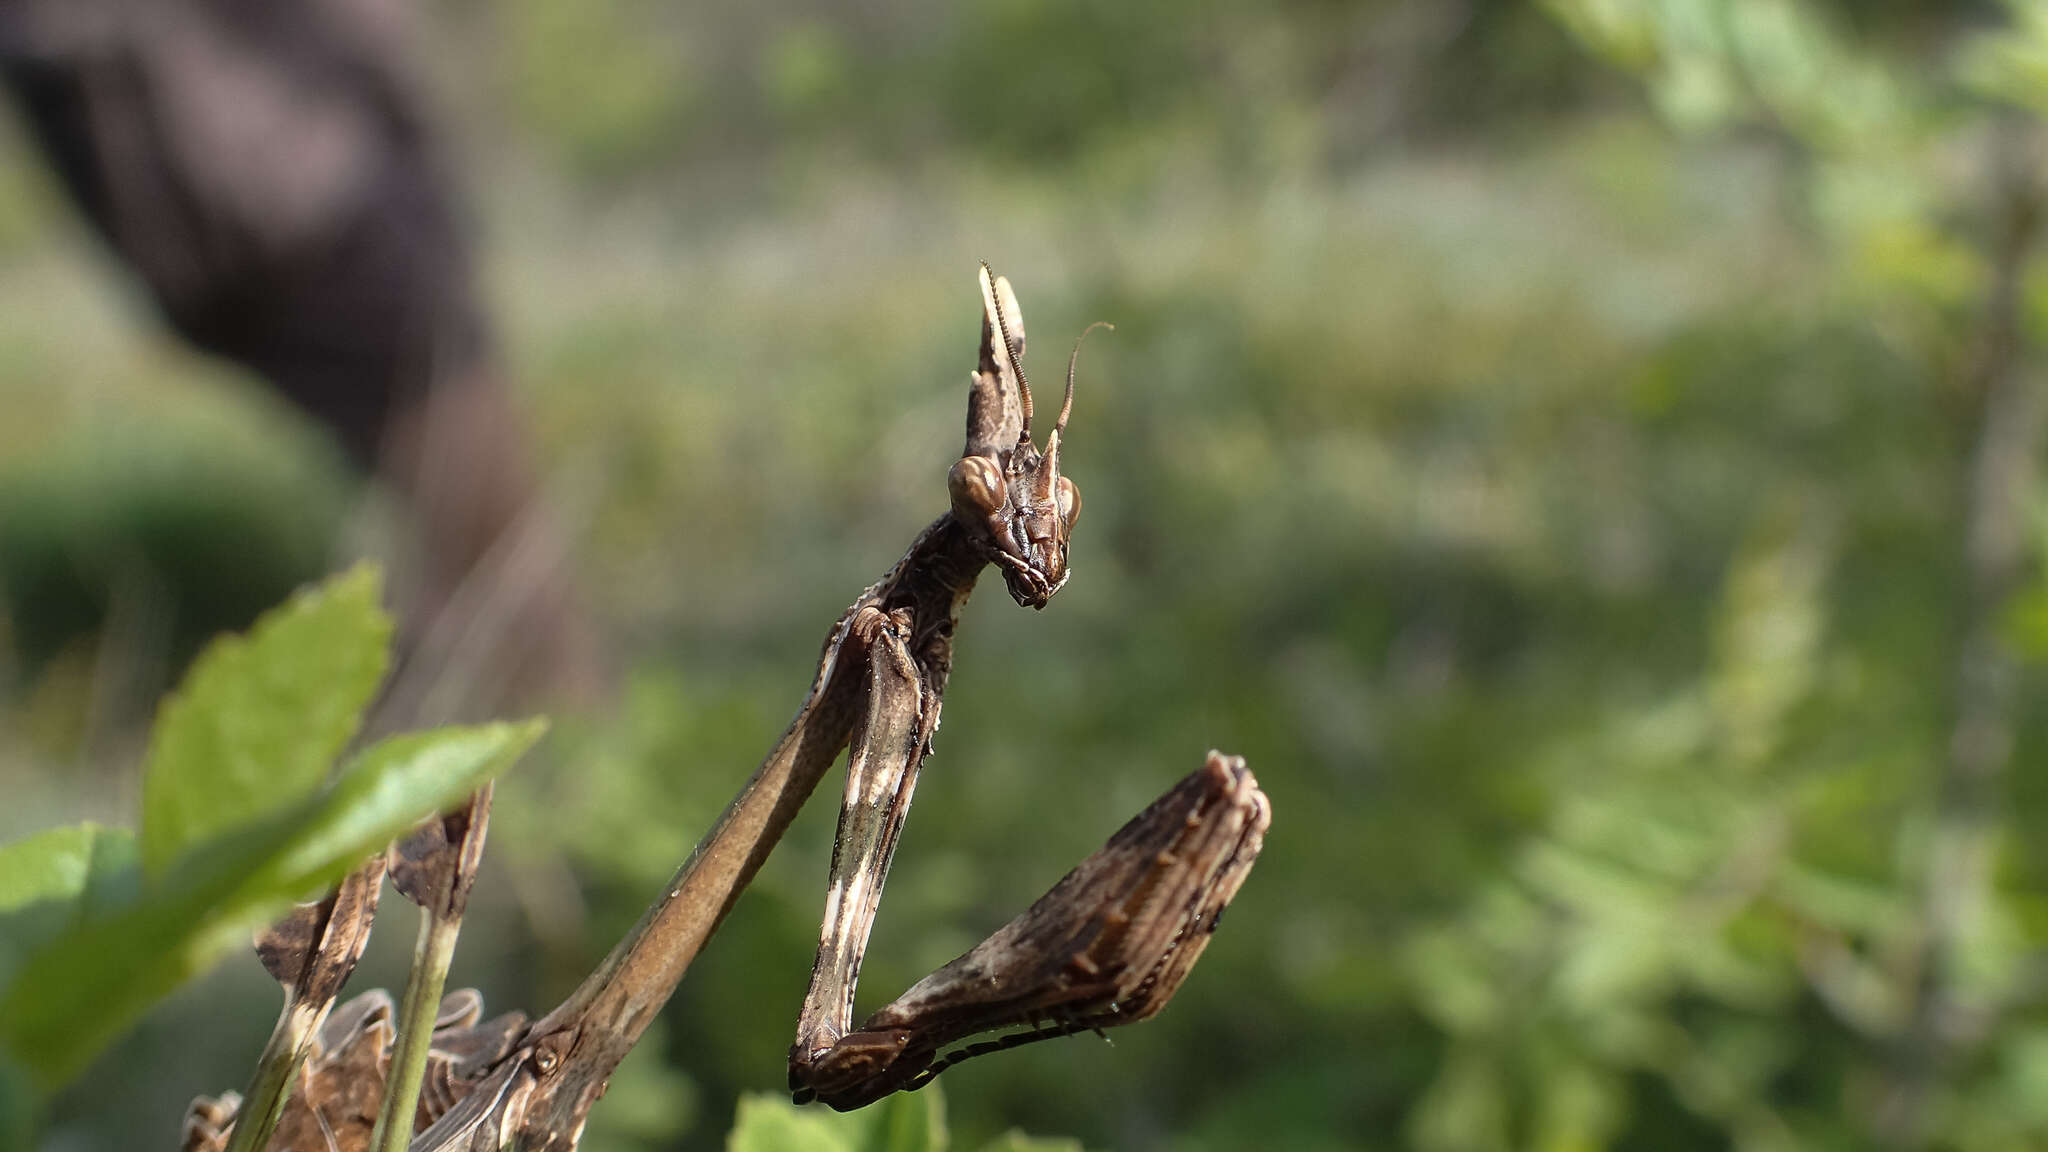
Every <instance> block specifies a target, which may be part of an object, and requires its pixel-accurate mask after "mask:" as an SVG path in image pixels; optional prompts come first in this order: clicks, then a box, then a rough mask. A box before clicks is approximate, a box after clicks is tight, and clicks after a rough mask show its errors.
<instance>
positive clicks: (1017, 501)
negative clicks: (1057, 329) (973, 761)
mask: <svg viewBox="0 0 2048 1152" xmlns="http://www.w3.org/2000/svg"><path fill="white" fill-rule="evenodd" d="M981 304H982V321H981V363H980V366H979V368H978V369H977V370H976V371H975V373H974V375H973V383H972V386H971V390H970V392H969V394H968V401H967V447H966V449H965V451H963V452H962V453H961V456H960V459H959V460H958V461H956V462H955V463H954V464H953V468H952V471H951V472H949V473H948V474H947V476H946V489H947V491H948V492H949V493H950V494H951V496H952V501H953V515H954V517H955V518H956V519H958V520H959V521H960V523H961V524H963V525H965V526H966V527H967V529H968V530H969V531H970V532H973V533H974V534H975V535H976V536H977V537H978V538H980V539H981V540H982V542H983V543H984V545H985V546H986V547H987V549H988V555H989V559H990V561H991V562H992V563H994V564H995V565H996V567H998V568H1000V569H1001V570H1002V573H1003V582H1004V583H1005V584H1007V585H1009V588H1010V596H1011V598H1012V599H1014V600H1016V601H1017V603H1018V604H1020V605H1022V606H1023V607H1026V608H1043V607H1045V605H1046V602H1047V601H1049V600H1051V599H1052V596H1053V593H1055V592H1058V591H1059V590H1060V587H1061V586H1062V585H1064V584H1065V583H1066V582H1067V540H1068V538H1069V537H1070V536H1072V535H1073V532H1074V521H1075V520H1077V519H1079V517H1080V515H1081V490H1080V489H1079V488H1077V487H1075V486H1074V482H1073V481H1072V480H1069V479H1067V478H1066V477H1065V476H1063V475H1061V474H1060V437H1061V435H1062V434H1064V433H1065V432H1066V430H1067V417H1068V416H1069V415H1070V414H1071V413H1072V412H1073V409H1074V367H1075V365H1076V363H1077V362H1078V361H1079V359H1080V355H1081V342H1080V341H1079V340H1076V341H1075V342H1074V354H1073V356H1072V357H1070V358H1069V359H1068V361H1067V396H1066V401H1065V403H1063V404H1061V405H1060V415H1059V419H1058V420H1056V421H1054V422H1053V426H1052V431H1051V432H1050V433H1048V434H1047V435H1046V438H1045V449H1044V451H1042V452H1041V451H1040V450H1039V448H1038V446H1037V445H1035V444H1033V443H1032V442H1031V384H1030V382H1029V381H1027V380H1026V379H1025V378H1024V314H1023V310H1022V309H1020V308H1019V307H1018V306H1017V295H1016V293H1014V292H1012V291H1011V290H1010V282H1009V281H1008V280H1007V279H1004V278H1003V277H1000V276H991V275H990V273H989V269H988V265H986V264H983V265H982V266H981ZM1097 326H1098V325H1095V324H1091V325H1089V326H1088V330H1087V331H1083V332H1082V333H1081V335H1082V336H1083V337H1086V336H1087V335H1088V331H1092V330H1094V329H1095V328H1096V327H1097ZM1100 326H1101V327H1105V328H1106V327H1109V325H1106V324H1103V325H1100Z"/></svg>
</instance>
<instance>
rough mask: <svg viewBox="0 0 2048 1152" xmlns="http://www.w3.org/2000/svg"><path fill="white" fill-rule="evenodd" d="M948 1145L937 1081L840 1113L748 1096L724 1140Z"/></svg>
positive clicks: (730, 1149)
mask: <svg viewBox="0 0 2048 1152" xmlns="http://www.w3.org/2000/svg"><path fill="white" fill-rule="evenodd" d="M946 1144H947V1140H946V1101H945V1098H944V1097H943V1096H941V1095H940V1094H939V1090H938V1088H937V1087H936V1086H934V1087H928V1088H925V1089H924V1090H923V1091H921V1092H898V1093H896V1094H895V1095H894V1096H890V1097H888V1098H886V1099H884V1100H881V1101H879V1102H877V1103H874V1104H870V1105H869V1106H867V1107H866V1108H863V1109H861V1110H859V1111H858V1112H843V1113H842V1112H832V1111H828V1110H827V1109H826V1108H825V1106H824V1105H822V1104H819V1105H812V1106H809V1107H805V1108H799V1107H797V1106H796V1105H794V1104H791V1103H790V1102H789V1099H788V1098H787V1097H784V1096H771V1095H767V1094H762V1095H756V1096H747V1097H744V1098H742V1099H741V1100H740V1105H739V1113H738V1115H737V1116H736V1117H735V1118H734V1120H733V1127H732V1134H731V1135H729V1136H728V1137H726V1141H725V1147H726V1152H784V1150H790V1152H946Z"/></svg>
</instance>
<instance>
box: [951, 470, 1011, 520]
mask: <svg viewBox="0 0 2048 1152" xmlns="http://www.w3.org/2000/svg"><path fill="white" fill-rule="evenodd" d="M946 491H947V493H948V494H949V495H951V496H952V498H953V511H954V512H956V513H957V514H959V516H960V517H961V518H962V519H965V520H968V521H970V522H980V521H983V520H986V519H988V518H989V517H990V516H992V515H994V514H995V512H996V509H998V508H1001V507H1002V506H1003V495H1004V493H1003V474H1002V473H1001V472H999V471H997V470H996V464H995V461H993V460H990V459H989V458H988V457H986V456H962V457H961V458H960V459H958V460H955V461H954V462H953V467H952V470H951V471H949V472H947V473H946Z"/></svg>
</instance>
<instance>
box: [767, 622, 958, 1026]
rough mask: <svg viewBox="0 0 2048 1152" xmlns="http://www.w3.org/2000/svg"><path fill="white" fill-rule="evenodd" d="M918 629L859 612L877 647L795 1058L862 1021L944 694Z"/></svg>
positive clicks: (861, 628)
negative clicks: (856, 1003) (865, 983)
mask: <svg viewBox="0 0 2048 1152" xmlns="http://www.w3.org/2000/svg"><path fill="white" fill-rule="evenodd" d="M909 635H910V614H909V613H908V612H901V611H899V612H896V613H893V614H891V613H885V612H882V611H881V610H879V609H875V608H866V609H862V610H861V612H860V614H859V615H857V616H856V617H855V618H854V620H853V624H852V637H851V638H852V639H854V640H856V641H857V642H860V643H862V644H863V646H864V647H865V648H866V649H867V656H868V669H867V672H868V675H867V709H866V712H865V713H864V714H863V715H862V716H861V717H860V718H859V719H858V720H857V721H856V723H855V725H854V730H853V738H852V744H851V751H849V752H848V754H847V761H846V768H847V774H846V801H845V804H844V806H843V807H841V808H840V810H839V835H838V838H837V840H836V841H835V842H834V844H833V847H832V874H831V877H830V880H829V882H828V886H827V891H826V896H825V918H824V924H823V926H822V927H821V929H820V931H819V942H818V957H817V961H816V964H815V965H814V966H813V968H812V969H811V988H810V992H809V993H808V994H807V995H806V996H805V997H804V1006H803V1013H802V1015H801V1016H800V1017H798V1020H797V1036H796V1044H795V1045H794V1046H793V1047H792V1048H791V1051H790V1061H791V1063H792V1064H793V1065H802V1066H807V1065H809V1063H810V1062H811V1061H812V1060H814V1059H816V1058H817V1057H818V1056H820V1055H822V1054H823V1053H825V1052H826V1051H828V1050H830V1049H831V1047H832V1045H833V1044H835V1043H837V1042H838V1040H839V1038H840V1037H842V1036H844V1035H845V1034H846V1033H847V1031H848V1030H850V1029H851V1028H852V1027H853V995H854V988H855V985H856V984H857V983H858V982H859V980H860V962H861V957H862V956H863V955H864V954H865V953H866V952H867V946H868V935H869V933H870V932H871V931H872V930H873V928H874V923H875V909H876V907H877V906H878V905H879V904H880V902H881V899H882V885H883V883H884V882H885V881H886V880H887V879H888V876H889V862H890V859H891V858H892V857H893V856H894V855H895V853H896V838H897V836H898V834H899V833H900V832H901V831H902V830H903V818H904V816H905V815H907V814H908V813H909V811H910V798H911V793H912V791H913V790H914V789H915V788H916V787H917V771H918V766H919V764H920V762H922V761H923V759H924V752H925V748H926V747H927V745H928V742H929V738H930V736H931V730H932V728H933V727H935V726H936V724H937V720H938V701H937V699H936V697H932V698H930V699H927V693H926V691H925V685H924V678H923V676H922V674H921V673H920V671H919V669H918V665H917V662H916V661H915V660H913V659H912V658H911V655H910V649H909V647H908V639H909Z"/></svg>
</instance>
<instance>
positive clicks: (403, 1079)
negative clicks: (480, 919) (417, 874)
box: [370, 912, 462, 1152]
mask: <svg viewBox="0 0 2048 1152" xmlns="http://www.w3.org/2000/svg"><path fill="white" fill-rule="evenodd" d="M461 932H462V919H461V917H459V916H445V917H444V916H436V915H434V914H433V913H432V912H423V913H421V915H420V937H419V942H418V943H417V944H415V945H414V946H413V953H412V971H411V972H410V973H408V974H407V975H406V980H405V1001H404V1003H403V1004H401V1005H400V1007H399V1014H398V1039H397V1040H396V1042H394V1043H393V1045H392V1054H391V1071H390V1073H389V1075H388V1077H387V1078H386V1079H385V1081H384V1101H383V1104H382V1105H381V1106H380V1107H379V1108H378V1111H377V1130H376V1134H375V1135H374V1136H373V1137H371V1139H370V1147H371V1148H372V1149H373V1150H374V1152H405V1149H406V1147H407V1145H409V1144H411V1143H412V1127H413V1117H414V1116H415V1115H416V1114H417V1112H418V1109H419V1100H420V1081H421V1079H422V1077H424V1075H425V1074H426V1068H427V1050H428V1048H430V1047H431V1046H432V1044H433V1040H434V1022H435V1020H436V1019H437V1018H438V1017H439V1015H440V1011H441V988H442V986H443V985H444V984H446V983H447V982H448V964H449V962H450V961H451V960H453V959H454V957H455V938H456V937H457V936H458V935H460V934H461Z"/></svg>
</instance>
